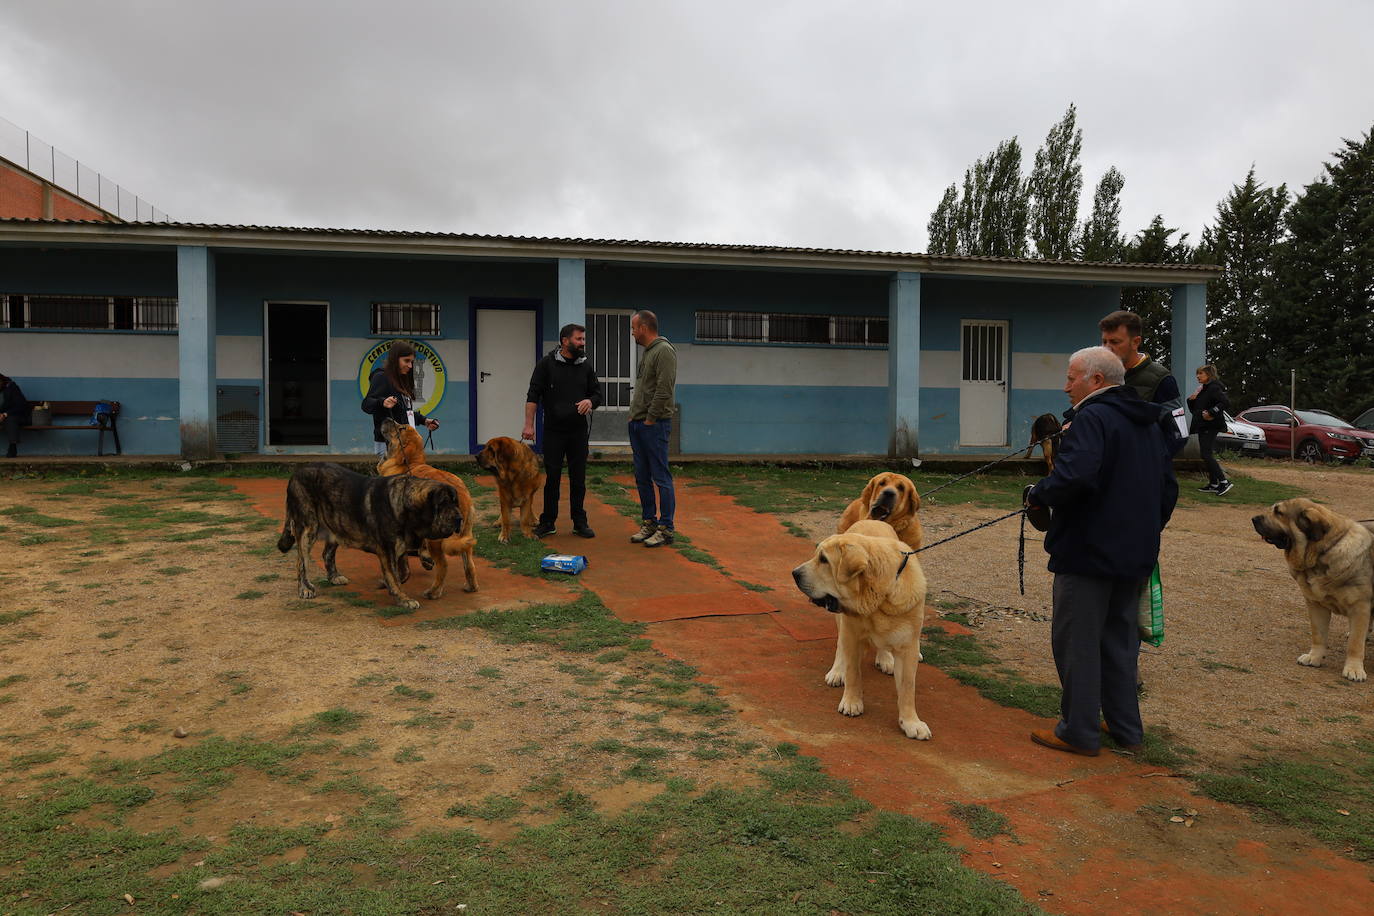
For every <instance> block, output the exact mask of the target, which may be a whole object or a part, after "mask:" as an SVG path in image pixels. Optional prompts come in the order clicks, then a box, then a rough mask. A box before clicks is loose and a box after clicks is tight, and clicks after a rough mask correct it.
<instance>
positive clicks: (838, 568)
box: [835, 544, 868, 582]
mask: <svg viewBox="0 0 1374 916" xmlns="http://www.w3.org/2000/svg"><path fill="white" fill-rule="evenodd" d="M866 569H868V554H867V553H865V552H864V551H862V550H860V549H859V548H857V547H855V546H854V545H853V544H841V545H840V557H839V562H838V563H836V564H835V578H837V579H839V580H840V581H841V582H848V581H849V580H850V579H853V578H854V577H855V576H857V575H859V574H860V573H862V572H863V571H864V570H866Z"/></svg>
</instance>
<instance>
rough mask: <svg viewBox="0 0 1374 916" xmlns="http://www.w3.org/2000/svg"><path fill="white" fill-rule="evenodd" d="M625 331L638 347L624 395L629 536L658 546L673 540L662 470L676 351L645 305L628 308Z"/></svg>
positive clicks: (669, 478)
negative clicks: (633, 498)
mask: <svg viewBox="0 0 1374 916" xmlns="http://www.w3.org/2000/svg"><path fill="white" fill-rule="evenodd" d="M630 336H631V337H633V338H634V339H635V343H637V344H639V345H640V346H641V347H643V348H644V352H643V353H641V354H640V356H639V368H638V370H637V371H636V373H635V388H634V394H633V395H632V396H631V397H630V449H631V451H632V452H633V453H634V464H635V484H636V485H637V486H638V487H639V509H640V515H641V517H642V518H643V519H644V524H643V525H642V526H640V529H639V531H637V532H636V533H635V534H634V535H633V536H632V537H631V538H630V540H631V541H632V542H634V543H636V544H643V545H644V546H645V547H662V546H663V545H664V544H671V543H672V542H673V512H674V510H675V509H676V494H675V493H674V492H673V475H672V473H671V472H670V471H669V470H668V437H669V434H670V433H671V431H672V426H673V391H674V389H675V387H676V386H677V351H676V350H674V349H673V345H672V344H671V343H669V342H668V339H667V338H666V337H660V336H659V333H658V316H656V315H655V314H654V313H653V312H650V311H646V310H640V311H638V312H635V313H634V315H633V316H632V317H631V318H630ZM655 489H656V490H657V494H655ZM655 495H657V500H655Z"/></svg>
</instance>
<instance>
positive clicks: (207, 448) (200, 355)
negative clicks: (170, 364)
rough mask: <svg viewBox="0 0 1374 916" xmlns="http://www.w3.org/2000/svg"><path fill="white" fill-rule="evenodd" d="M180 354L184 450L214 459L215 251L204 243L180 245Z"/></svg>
mask: <svg viewBox="0 0 1374 916" xmlns="http://www.w3.org/2000/svg"><path fill="white" fill-rule="evenodd" d="M177 358H178V360H179V374H180V376H181V409H180V411H179V417H180V420H181V454H182V456H183V457H186V458H214V457H215V453H216V451H217V450H218V448H217V443H216V442H215V256H214V255H213V254H211V253H210V249H208V248H206V247H204V246H201V245H182V246H179V247H178V248H177Z"/></svg>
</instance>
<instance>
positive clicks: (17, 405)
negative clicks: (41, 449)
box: [0, 375, 30, 458]
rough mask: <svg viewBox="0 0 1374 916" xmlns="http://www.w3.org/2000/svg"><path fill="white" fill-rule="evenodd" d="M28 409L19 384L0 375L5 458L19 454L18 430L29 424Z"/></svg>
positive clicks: (0, 408)
mask: <svg viewBox="0 0 1374 916" xmlns="http://www.w3.org/2000/svg"><path fill="white" fill-rule="evenodd" d="M29 408H30V405H29V402H28V400H26V399H25V397H24V392H23V391H21V390H20V389H19V383H18V382H16V381H15V380H14V379H12V378H10V377H9V376H8V375H0V428H3V429H4V431H5V440H6V441H7V442H8V443H9V448H7V449H6V450H5V457H6V458H14V457H16V456H18V454H19V428H20V427H22V426H24V425H25V424H27V423H28V422H29V417H30V413H29Z"/></svg>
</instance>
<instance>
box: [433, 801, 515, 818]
mask: <svg viewBox="0 0 1374 916" xmlns="http://www.w3.org/2000/svg"><path fill="white" fill-rule="evenodd" d="M524 807H525V803H524V802H522V801H520V799H518V798H515V797H513V796H510V795H488V796H487V797H486V798H484V799H482V801H481V802H479V803H477V804H467V803H463V802H459V803H458V804H456V805H453V806H452V807H451V808H449V809H448V810H447V811H445V812H444V814H445V815H446V816H448V817H470V818H476V819H477V820H483V821H506V820H510V819H511V818H512V817H515V815H517V814H519V813H520V811H521V810H522V809H523V808H524Z"/></svg>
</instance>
